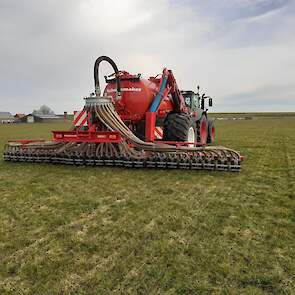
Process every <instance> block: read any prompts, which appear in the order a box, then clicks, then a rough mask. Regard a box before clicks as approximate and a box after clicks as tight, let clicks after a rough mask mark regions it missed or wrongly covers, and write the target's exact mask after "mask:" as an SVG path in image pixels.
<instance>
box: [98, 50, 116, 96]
mask: <svg viewBox="0 0 295 295" xmlns="http://www.w3.org/2000/svg"><path fill="white" fill-rule="evenodd" d="M102 61H106V62H108V63H109V64H110V65H111V66H112V68H113V70H114V72H115V79H116V84H117V96H121V85H120V79H119V70H118V67H117V65H116V64H115V62H114V61H113V60H112V59H111V58H109V57H108V56H104V55H102V56H100V57H99V58H97V59H96V61H95V63H94V87H95V94H96V96H100V94H101V91H100V85H99V65H100V63H101V62H102Z"/></svg>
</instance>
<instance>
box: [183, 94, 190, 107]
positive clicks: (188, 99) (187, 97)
mask: <svg viewBox="0 0 295 295" xmlns="http://www.w3.org/2000/svg"><path fill="white" fill-rule="evenodd" d="M184 100H185V104H186V106H187V107H190V106H191V98H190V97H189V96H185V97H184Z"/></svg>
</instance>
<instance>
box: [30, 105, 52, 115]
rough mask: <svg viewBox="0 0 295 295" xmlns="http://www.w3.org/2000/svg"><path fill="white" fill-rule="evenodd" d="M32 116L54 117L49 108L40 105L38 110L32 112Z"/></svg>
mask: <svg viewBox="0 0 295 295" xmlns="http://www.w3.org/2000/svg"><path fill="white" fill-rule="evenodd" d="M33 114H42V115H54V111H53V110H52V109H51V108H50V107H48V106H46V105H42V106H41V107H40V108H39V110H34V111H33Z"/></svg>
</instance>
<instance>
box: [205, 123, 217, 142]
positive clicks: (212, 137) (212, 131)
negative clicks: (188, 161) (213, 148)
mask: <svg viewBox="0 0 295 295" xmlns="http://www.w3.org/2000/svg"><path fill="white" fill-rule="evenodd" d="M214 141H215V127H214V122H213V121H212V120H209V121H208V138H207V143H214Z"/></svg>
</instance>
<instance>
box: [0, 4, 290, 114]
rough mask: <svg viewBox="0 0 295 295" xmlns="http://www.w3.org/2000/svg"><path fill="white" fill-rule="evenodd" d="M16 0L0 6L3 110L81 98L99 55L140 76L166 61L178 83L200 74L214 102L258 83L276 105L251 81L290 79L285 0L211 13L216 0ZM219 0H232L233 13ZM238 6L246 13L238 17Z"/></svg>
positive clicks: (71, 105) (65, 104) (76, 104)
mask: <svg viewBox="0 0 295 295" xmlns="http://www.w3.org/2000/svg"><path fill="white" fill-rule="evenodd" d="M17 2H18V1H10V3H9V4H7V6H6V7H4V9H1V10H0V24H1V26H0V30H1V35H2V41H1V47H0V62H1V72H0V88H1V93H0V109H1V110H10V111H14V112H16V111H18V112H21V111H22V112H23V111H24V112H29V111H31V110H32V109H33V108H37V107H38V106H40V105H41V104H44V103H45V104H48V105H49V106H50V107H52V108H53V109H55V110H56V111H57V112H62V111H64V110H68V111H72V110H74V109H77V108H80V107H81V106H82V105H83V100H82V97H83V96H85V95H87V94H88V93H89V92H90V91H92V90H93V77H92V67H93V62H94V60H95V58H96V57H97V56H99V55H110V56H111V57H112V58H113V59H114V60H115V61H116V62H117V63H118V65H119V67H120V68H121V69H126V70H128V71H130V72H134V73H138V72H141V73H143V74H144V76H146V77H148V76H149V75H155V74H157V73H159V72H161V70H162V68H163V67H164V66H167V67H169V68H171V69H172V70H173V71H174V74H175V76H176V79H177V81H178V82H179V84H180V87H182V88H186V89H189V88H191V89H195V88H196V85H197V84H200V86H201V88H203V89H204V90H206V91H207V92H208V94H210V95H212V96H214V97H215V98H216V106H217V107H215V108H214V110H215V111H218V110H220V108H221V107H222V110H224V111H226V109H224V106H227V107H228V108H231V103H230V101H229V100H231V99H232V100H233V96H232V94H233V93H236V94H237V96H238V94H239V93H241V94H244V93H246V94H247V93H257V95H260V96H261V99H263V100H265V101H267V100H268V99H270V101H271V104H273V107H274V108H275V105H274V101H273V100H272V99H271V97H270V94H269V95H261V93H259V91H258V92H257V89H262V88H267V89H270V86H274V87H280V86H281V85H285V86H286V87H287V88H288V87H290V85H292V84H293V83H294V78H293V77H295V57H294V54H293V52H294V49H295V42H294V37H293V36H294V30H295V29H294V28H295V26H294V20H293V19H294V13H293V12H292V9H293V8H294V6H292V5H290V6H288V7H287V6H286V8H281V9H277V8H276V7H273V9H271V7H272V6H271V5H268V6H267V7H266V6H265V4H263V3H264V2H265V3H266V2H267V1H266V0H263V1H255V2H253V1H237V0H231V1H229V0H227V1H225V0H224V1H219V2H218V1H217V2H218V3H219V4H218V5H219V6H217V8H216V11H215V12H214V13H215V14H213V13H212V12H211V10H208V7H209V6H208V5H209V4H210V3H211V5H213V4H216V3H217V2H216V0H212V1H198V2H197V3H196V2H190V1H175V0H174V1H172V0H158V1H143V0H125V1H121V0H113V1H107V0H99V1H97V0H96V1H95V0H75V1H63V2H60V1H57V0H52V1H44V2H42V3H40V2H39V1H36V0H30V1H26V5H21V6H18V5H17V4H18V3H17ZM279 2H281V3H283V2H284V3H285V2H286V1H279ZM253 3H254V4H253ZM263 5H264V6H263ZM258 6H259V7H266V8H265V9H266V10H267V11H275V12H267V13H266V14H265V13H264V11H265V9H264V10H263V11H262V10H261V8H259V9H260V10H259V11H258V10H257V7H258ZM282 6H284V5H282ZM225 7H232V10H231V13H230V14H231V17H228V16H227V15H225V14H224V13H225V12H224V11H225V10H224V9H225ZM247 7H248V8H247ZM241 8H243V9H246V8H247V9H248V10H249V11H250V12H249V14H248V16H249V15H250V17H247V18H246V17H244V16H243V17H242V20H241V11H239V9H241ZM287 8H288V9H287ZM32 13H33V14H34V15H33V16H32ZM259 13H260V14H259ZM252 15H254V16H255V17H253V16H252ZM257 15H263V16H261V17H259V16H257ZM234 16H236V17H234ZM277 19H280V22H279V23H278V22H277ZM105 70H108V68H107V67H106V66H105ZM284 95H285V96H286V97H287V96H288V95H289V96H291V95H293V91H291V90H290V91H289V92H288V91H286V93H285V94H284ZM286 99H287V98H286ZM290 99H291V98H290ZM239 100H240V104H239V105H240V108H241V110H243V109H244V108H246V107H248V106H247V104H248V103H249V101H247V100H246V99H245V97H243V95H241V96H240V97H239ZM288 101H289V100H288ZM239 105H238V106H239ZM238 106H237V107H238ZM290 107H291V108H292V107H293V109H294V110H295V103H294V106H290V105H289V106H288V108H289V109H290ZM253 108H254V107H253ZM253 110H255V108H254V109H253ZM237 111H238V109H237Z"/></svg>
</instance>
